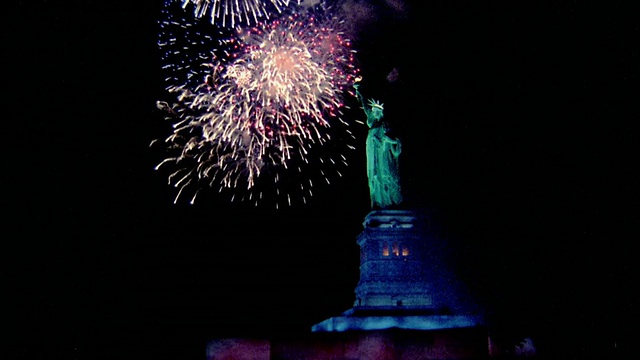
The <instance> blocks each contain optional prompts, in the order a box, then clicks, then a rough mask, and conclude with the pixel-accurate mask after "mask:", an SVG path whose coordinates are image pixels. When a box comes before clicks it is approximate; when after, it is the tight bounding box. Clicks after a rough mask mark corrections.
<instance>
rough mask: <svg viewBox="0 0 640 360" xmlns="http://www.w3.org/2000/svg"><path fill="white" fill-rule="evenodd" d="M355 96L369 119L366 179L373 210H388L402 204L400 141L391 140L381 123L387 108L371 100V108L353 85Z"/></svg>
mask: <svg viewBox="0 0 640 360" xmlns="http://www.w3.org/2000/svg"><path fill="white" fill-rule="evenodd" d="M353 87H354V88H355V90H356V96H357V97H358V100H359V101H360V103H361V104H362V108H363V109H364V113H365V115H366V116H367V126H368V127H369V132H368V134H367V142H366V146H367V148H366V152H367V177H368V179H369V193H370V196H371V208H372V209H385V208H389V207H391V206H393V205H398V204H400V203H401V202H402V193H401V190H400V171H399V166H398V157H399V155H400V152H401V150H402V146H401V143H400V140H398V139H397V138H394V137H391V136H389V133H388V132H389V126H388V124H387V123H386V122H385V121H383V120H382V117H383V112H384V105H383V104H381V103H379V102H378V101H375V100H371V99H369V102H368V104H367V103H365V101H364V98H363V96H362V94H361V93H360V91H359V90H358V87H359V84H357V83H356V84H354V85H353Z"/></svg>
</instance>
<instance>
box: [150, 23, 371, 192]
mask: <svg viewBox="0 0 640 360" xmlns="http://www.w3.org/2000/svg"><path fill="white" fill-rule="evenodd" d="M342 24H343V23H342V22H341V21H340V20H339V19H337V18H335V17H333V16H326V17H325V18H323V19H322V20H319V19H317V18H316V17H312V16H307V17H303V16H300V15H296V14H293V15H289V16H285V17H283V18H281V19H277V20H273V21H270V22H267V23H261V22H260V23H258V24H257V25H256V26H254V27H250V28H246V29H241V28H238V29H237V30H236V31H235V32H233V33H232V34H231V35H230V36H229V37H224V38H219V39H218V42H217V44H216V46H215V49H213V50H211V51H212V54H211V53H210V55H209V59H208V60H209V61H208V62H205V63H204V66H203V67H200V68H197V67H195V66H194V65H195V63H197V62H198V61H200V60H201V59H202V58H205V57H206V56H207V55H206V52H205V51H204V50H198V49H204V48H205V47H207V46H211V45H212V44H211V42H212V41H211V40H212V39H211V38H209V37H207V35H201V34H202V32H200V31H197V30H195V29H193V28H192V27H190V26H186V25H181V23H180V22H179V21H176V19H169V20H168V21H166V22H164V25H165V26H167V28H166V29H165V31H164V33H165V35H164V37H165V38H166V39H165V40H166V41H165V40H161V42H160V45H161V47H166V48H168V49H177V50H173V51H170V50H167V51H165V55H164V59H165V60H173V61H172V62H171V61H170V62H171V64H170V65H169V66H168V67H167V70H168V71H169V72H170V73H172V74H173V75H171V76H168V77H167V81H168V83H170V84H171V83H173V85H169V86H168V87H167V89H168V90H169V92H170V93H172V94H175V96H176V98H177V101H175V102H173V104H171V105H170V104H169V102H163V101H160V102H158V106H159V107H160V108H161V109H162V110H164V111H165V112H166V114H167V117H168V118H169V119H170V120H172V121H174V126H173V127H174V130H173V134H172V135H171V136H169V137H168V138H167V139H166V140H165V143H166V144H167V145H168V146H169V148H170V150H174V151H176V152H177V155H176V156H172V157H169V158H167V159H165V160H164V161H163V162H162V163H161V164H160V165H159V166H158V167H160V166H163V165H165V164H174V165H176V166H177V167H178V170H177V171H175V172H173V173H172V174H171V175H169V182H170V183H172V184H173V185H174V186H176V187H178V188H179V189H180V190H179V192H178V195H177V196H176V201H177V199H178V197H180V195H181V193H182V191H183V190H184V189H185V188H187V187H189V186H190V185H193V184H197V183H201V182H203V181H204V182H207V183H208V185H209V186H211V187H219V188H220V190H222V189H230V190H231V191H236V190H238V189H244V190H248V191H247V193H248V197H247V198H246V199H245V200H251V201H256V202H257V201H258V200H260V199H261V198H262V197H263V194H264V191H265V190H274V185H276V186H277V185H282V184H283V183H285V182H286V181H284V182H283V179H288V180H291V179H292V178H295V179H300V176H299V174H300V173H302V172H303V169H302V168H303V167H304V168H307V169H310V168H312V169H316V170H317V171H319V173H320V176H321V177H322V178H323V179H325V181H328V176H327V174H326V171H327V170H326V169H325V168H327V167H336V165H337V164H344V165H346V159H345V157H344V155H342V154H333V155H331V156H329V157H326V158H325V157H323V156H322V155H320V152H319V151H318V149H317V148H318V147H321V146H322V147H324V148H325V150H326V147H327V143H331V142H335V141H340V142H342V145H343V146H344V143H345V141H346V142H350V141H351V140H353V135H352V134H351V132H350V131H349V129H348V125H349V124H348V123H347V122H345V121H344V120H343V119H342V117H341V116H342V110H343V109H344V108H345V107H346V106H345V104H344V101H343V97H344V95H345V94H347V93H348V92H349V91H350V89H351V85H352V84H353V82H354V80H355V78H356V76H357V74H358V69H357V67H356V66H355V65H354V64H355V59H354V53H355V51H353V50H351V44H350V41H349V40H348V39H347V38H346V37H345V36H344V34H343V33H342V32H341V31H340V27H341V26H342ZM172 27H173V28H175V29H177V28H179V29H182V30H181V31H182V33H185V32H188V33H190V34H192V38H194V39H191V40H189V41H188V42H187V43H188V44H190V45H191V46H193V47H194V48H195V50H190V48H189V47H186V48H185V47H179V46H176V44H175V40H172V39H175V38H176V34H175V33H174V32H173V31H169V30H170V28H172ZM175 29H174V30H175ZM219 35H222V34H219ZM185 52H187V53H189V54H193V56H195V57H196V60H192V61H185V60H180V61H177V60H178V58H179V56H180V54H183V53H185ZM183 58H184V56H183ZM202 69H206V71H203V70H202ZM176 74H186V75H180V76H178V75H176ZM197 79H200V80H199V81H198V80H197ZM345 138H347V139H349V140H345ZM346 146H347V147H351V146H350V145H346ZM326 153H331V152H326ZM336 171H338V170H336ZM291 172H293V173H297V174H298V175H295V176H293V175H291ZM265 173H267V174H268V175H267V176H264V174H265ZM285 173H286V174H287V175H286V176H284V174H285ZM338 173H339V171H338ZM260 178H263V179H265V181H263V182H262V184H260V181H259V179H260ZM312 179H313V177H309V178H307V179H306V181H298V180H296V187H297V188H298V191H297V192H298V193H302V194H303V196H302V198H303V201H305V199H306V197H308V196H310V195H311V194H312V193H311V188H312V186H313V180H312ZM289 182H291V181H289ZM283 187H288V188H290V185H288V186H283ZM278 189H279V188H276V189H275V192H276V193H277V195H282V196H284V197H286V203H288V204H290V202H291V195H290V194H289V193H288V192H287V194H280V190H278ZM287 191H289V190H287ZM195 196H197V192H196V194H195V195H194V197H193V199H192V202H193V200H194V199H195Z"/></svg>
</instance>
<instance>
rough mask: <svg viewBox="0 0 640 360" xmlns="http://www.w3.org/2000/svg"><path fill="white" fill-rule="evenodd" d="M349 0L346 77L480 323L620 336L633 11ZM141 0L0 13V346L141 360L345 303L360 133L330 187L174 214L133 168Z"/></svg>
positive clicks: (298, 324) (304, 323) (280, 328)
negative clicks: (438, 237)
mask: <svg viewBox="0 0 640 360" xmlns="http://www.w3.org/2000/svg"><path fill="white" fill-rule="evenodd" d="M368 3H370V4H371V9H372V11H373V13H372V14H376V17H370V18H367V19H366V20H367V21H365V22H363V23H362V24H360V25H361V27H360V28H358V32H357V33H355V34H354V48H355V49H356V50H357V51H358V53H357V54H358V60H359V62H360V66H361V68H362V74H363V79H364V80H363V85H362V91H363V93H364V94H365V96H367V97H372V98H375V99H379V100H381V101H382V102H384V103H385V109H386V116H387V119H388V120H389V121H390V122H391V123H392V124H393V126H394V129H395V131H396V133H397V134H398V136H399V137H400V138H401V139H402V141H403V145H404V148H403V149H404V152H403V155H402V156H403V157H402V160H401V161H402V163H401V164H402V165H401V166H402V176H403V177H402V181H403V189H404V195H405V199H407V204H408V205H411V206H414V207H418V208H422V209H427V211H428V213H429V214H430V217H431V219H432V220H433V221H434V223H436V224H438V227H439V231H440V232H441V234H442V237H443V238H445V239H446V240H447V241H448V242H449V243H450V245H451V246H452V248H453V249H455V251H456V252H458V253H459V261H457V262H456V264H455V266H456V268H458V270H460V277H461V278H462V279H464V280H465V281H467V282H468V283H469V286H470V288H471V289H472V290H473V291H474V292H475V294H476V295H477V297H478V300H479V301H480V302H481V303H483V304H485V305H486V307H487V309H488V310H489V313H490V314H491V321H492V325H493V326H494V329H495V331H496V333H498V334H502V336H506V337H509V336H511V337H519V336H531V337H533V338H534V341H535V340H538V341H539V343H540V345H539V346H540V347H544V346H548V348H552V347H558V348H559V347H564V348H569V349H578V348H580V349H585V346H586V348H587V349H588V348H589V346H591V347H593V349H597V351H601V352H603V353H604V352H606V351H608V349H611V348H612V347H613V344H614V343H618V344H620V345H619V346H627V347H631V345H632V343H631V336H630V334H629V333H627V330H626V329H627V328H628V327H629V326H630V325H631V324H635V322H637V320H638V305H639V299H638V296H637V294H636V288H637V283H638V275H637V274H638V265H637V256H636V253H635V252H634V251H633V249H635V246H633V245H634V243H635V242H636V241H637V239H638V236H639V235H640V234H639V232H638V225H637V224H638V222H639V221H640V219H639V213H638V207H639V204H638V181H639V180H640V179H639V177H638V170H640V168H639V163H638V136H639V133H638V131H637V130H636V127H637V125H636V124H637V122H638V119H639V117H638V116H639V115H640V111H639V110H640V109H639V105H638V95H639V91H638V90H640V89H639V81H640V50H639V47H638V44H639V42H638V41H637V40H638V38H639V35H640V28H639V25H638V24H640V22H639V21H638V20H639V19H638V18H637V15H635V14H636V13H634V12H633V11H632V9H631V8H630V7H629V6H626V5H622V3H620V4H618V3H614V4H611V3H607V4H608V5H606V6H605V5H602V4H601V5H583V4H578V3H573V2H572V3H569V2H565V3H558V2H551V1H543V2H525V1H520V2H512V1H492V2H471V1H470V2H460V1H455V2H453V1H428V2H425V1H405V5H406V7H405V11H406V12H404V13H398V12H394V11H391V10H392V9H391V8H390V7H389V5H385V2H384V1H368ZM388 3H398V2H388ZM628 3H629V2H627V3H626V4H628ZM161 8H162V1H156V2H155V4H148V3H143V2H139V1H138V2H98V1H95V2H91V1H75V2H67V3H66V4H64V5H59V4H54V3H51V2H48V1H30V2H18V4H14V5H11V6H9V8H8V9H7V8H6V7H5V9H4V10H3V13H4V14H5V15H6V17H7V19H6V20H3V21H2V23H3V27H2V32H1V35H2V43H3V46H2V47H3V53H4V56H3V58H4V59H5V65H4V66H3V70H4V77H3V78H4V79H5V82H4V94H5V95H3V96H2V99H3V103H4V104H3V120H4V121H3V124H4V126H3V129H4V132H3V133H4V139H3V141H2V144H3V148H4V152H3V153H4V154H5V155H6V156H4V161H3V162H2V164H3V165H2V171H1V174H2V182H3V184H4V186H3V187H4V189H5V194H4V196H2V200H0V201H1V202H2V205H3V206H2V207H3V208H4V216H3V219H4V220H5V221H6V224H5V225H4V226H3V228H4V232H5V235H4V236H3V240H2V242H1V245H0V253H1V254H2V255H3V256H2V257H3V260H2V265H0V275H1V279H0V280H1V281H2V289H3V290H2V292H1V295H0V298H1V299H2V301H3V303H4V305H2V306H1V307H0V308H1V309H2V310H0V311H1V313H0V314H1V318H2V319H3V320H2V323H3V327H4V326H7V327H8V330H9V333H10V334H12V336H10V337H9V338H8V339H3V342H4V341H5V340H6V341H7V345H5V344H3V345H2V346H0V354H2V355H0V357H2V358H7V359H12V358H18V359H20V358H25V359H26V358H39V357H42V356H43V355H45V354H59V355H62V356H64V357H65V358H68V359H74V358H77V359H97V358H103V357H104V358H107V357H109V358H111V357H113V356H117V358H138V359H139V358H145V356H148V355H149V354H155V353H156V352H158V351H160V350H159V348H160V347H162V348H163V350H162V354H164V355H167V356H168V357H170V356H169V355H177V354H180V355H181V356H182V358H187V357H190V356H191V355H193V356H194V357H196V358H198V357H200V356H202V354H203V352H204V345H203V344H205V343H206V340H207V339H208V338H210V337H212V336H240V335H251V336H269V335H273V334H280V333H295V332H300V331H309V330H310V327H311V326H312V325H313V324H315V323H317V322H319V321H322V320H324V319H326V318H328V317H331V316H334V315H337V314H339V313H340V312H342V311H344V310H346V309H347V308H349V307H350V306H351V305H352V302H353V300H354V295H353V290H354V288H355V285H356V283H357V281H358V262H359V257H358V247H357V245H356V243H355V239H356V236H357V235H358V233H359V232H360V231H361V230H362V220H363V218H364V216H365V215H366V214H367V213H368V211H369V199H368V194H367V191H368V190H367V184H366V175H365V173H364V165H363V163H364V147H363V145H364V138H362V145H361V146H360V147H359V148H358V149H356V150H355V152H354V153H353V154H352V155H351V156H352V160H351V164H352V165H351V166H350V167H349V170H347V171H346V172H345V173H344V174H343V175H344V176H343V178H341V179H340V180H338V181H336V182H334V183H332V184H331V186H327V187H323V188H320V189H318V191H317V193H316V196H314V197H313V198H312V199H311V200H310V201H309V203H308V204H307V205H304V206H303V205H297V206H294V207H291V208H280V209H279V210H275V209H274V208H273V207H270V206H268V205H269V204H266V205H265V206H260V207H258V208H255V207H253V206H251V205H248V204H245V203H230V202H229V201H228V199H226V198H223V197H222V196H217V195H215V194H212V193H209V194H208V197H206V196H204V197H203V198H201V199H200V201H198V202H196V204H194V205H189V204H186V203H184V202H180V203H178V204H176V205H174V204H173V198H174V196H175V189H173V188H172V187H170V186H168V185H167V184H166V178H165V177H164V175H163V174H159V173H158V172H157V171H154V170H153V167H154V166H155V165H156V164H157V163H158V162H159V161H160V160H161V159H162V154H160V153H159V152H158V151H155V150H153V149H150V148H149V146H148V145H149V143H150V142H151V141H152V140H153V139H155V138H158V137H164V136H166V135H168V133H167V131H168V129H169V128H168V124H167V123H166V122H165V121H164V120H163V117H162V114H160V113H159V112H158V111H157V110H156V108H155V101H156V100H157V99H159V98H161V97H163V96H165V95H166V94H165V93H164V84H163V82H162V78H161V72H160V67H161V62H160V56H159V52H158V48H157V45H156V41H157V38H158V31H159V27H158V24H157V21H158V18H159V16H160V10H161ZM6 60H8V61H6ZM394 68H396V69H397V70H398V74H399V77H398V80H396V81H394V82H389V81H387V80H386V77H387V75H388V74H389V73H390V72H391V70H392V69H394ZM7 79H8V83H7V81H6V80H7ZM7 95H8V96H7ZM353 105H354V106H357V105H356V104H355V103H353ZM356 114H357V116H360V117H361V118H362V114H359V113H356ZM7 125H8V126H7ZM356 133H357V134H363V132H362V129H360V130H356ZM4 258H6V259H4ZM6 319H8V321H5V320H6ZM581 346H582V347H581ZM583 351H584V350H583ZM4 353H6V356H5V354H4ZM154 357H157V356H154Z"/></svg>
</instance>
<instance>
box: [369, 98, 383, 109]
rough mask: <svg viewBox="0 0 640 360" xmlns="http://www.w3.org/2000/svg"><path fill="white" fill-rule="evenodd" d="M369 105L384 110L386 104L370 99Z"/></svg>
mask: <svg viewBox="0 0 640 360" xmlns="http://www.w3.org/2000/svg"><path fill="white" fill-rule="evenodd" d="M369 106H371V107H372V108H378V109H380V110H384V104H382V103H380V102H378V101H377V100H371V99H369Z"/></svg>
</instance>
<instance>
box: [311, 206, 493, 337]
mask: <svg viewBox="0 0 640 360" xmlns="http://www.w3.org/2000/svg"><path fill="white" fill-rule="evenodd" d="M426 225H427V224H426V223H425V221H424V219H420V218H419V217H418V216H417V215H416V213H415V212H414V211H411V210H376V211H372V212H370V213H369V214H368V215H367V216H366V217H365V220H364V223H363V226H364V231H363V232H362V233H361V234H360V235H359V236H358V239H357V242H358V245H359V246H360V281H359V282H358V284H357V286H356V288H355V295H356V299H355V302H354V306H353V308H351V309H349V310H347V311H345V312H343V313H342V314H341V315H339V316H336V317H332V318H329V319H327V320H324V321H322V322H320V323H318V324H316V325H314V326H313V327H312V331H314V332H323V331H347V330H382V329H390V328H399V329H415V330H436V329H451V328H467V327H476V326H481V325H482V323H483V320H482V317H481V316H480V314H478V312H477V311H476V309H474V308H473V306H472V305H471V304H472V301H470V299H468V298H466V297H467V295H466V293H465V292H464V291H463V290H464V289H463V287H462V286H461V285H460V284H459V283H458V281H457V280H456V278H455V276H454V274H453V273H452V272H450V271H449V270H448V268H447V266H446V265H447V264H446V263H445V262H443V259H442V258H443V253H444V249H443V247H442V244H441V243H440V242H439V241H437V239H435V238H433V237H431V238H430V236H428V235H427V234H428V231H426V230H427V229H426Z"/></svg>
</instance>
